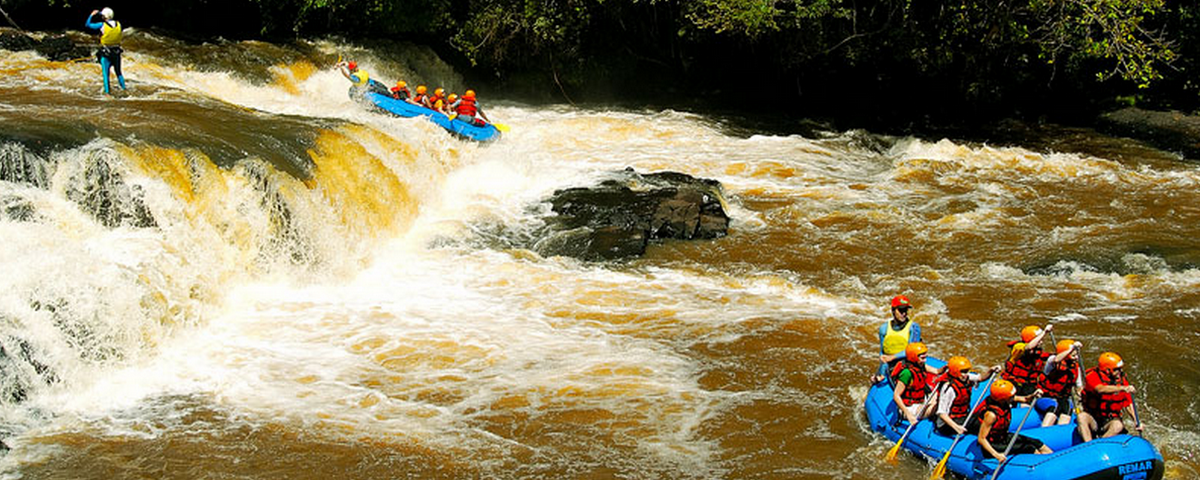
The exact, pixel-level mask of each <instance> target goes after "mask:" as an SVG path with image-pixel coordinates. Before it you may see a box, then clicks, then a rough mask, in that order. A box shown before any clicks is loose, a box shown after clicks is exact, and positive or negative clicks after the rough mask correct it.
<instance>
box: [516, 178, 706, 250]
mask: <svg viewBox="0 0 1200 480" xmlns="http://www.w3.org/2000/svg"><path fill="white" fill-rule="evenodd" d="M547 202H549V203H550V205H551V209H552V210H553V213H554V214H555V215H553V216H549V217H547V218H546V219H545V220H546V223H547V226H548V227H549V228H548V230H547V233H546V235H545V236H544V237H543V238H542V239H541V240H539V241H538V242H537V244H536V245H535V247H534V250H536V251H537V252H538V253H539V254H541V255H543V256H554V255H562V256H569V257H574V258H579V259H583V260H589V261H600V260H616V259H622V258H629V257H635V256H640V255H642V254H644V253H645V252H646V246H647V245H648V244H649V243H650V242H654V241H660V240H666V239H675V240H696V239H713V238H719V237H723V236H725V235H726V233H728V230H729V215H728V214H727V213H726V211H727V210H726V207H725V199H724V194H723V192H722V189H721V184H720V182H717V181H716V180H710V179H704V178H696V177H692V176H690V175H686V174H683V173H678V172H658V173H649V174H641V173H638V172H636V171H634V170H633V169H632V168H627V169H625V170H623V171H618V172H613V173H612V174H611V176H610V177H609V178H607V179H605V180H603V181H601V182H600V184H599V185H595V186H591V187H579V188H568V189H564V190H558V191H556V192H554V195H552V196H551V197H550V198H549V199H548V200H547Z"/></svg>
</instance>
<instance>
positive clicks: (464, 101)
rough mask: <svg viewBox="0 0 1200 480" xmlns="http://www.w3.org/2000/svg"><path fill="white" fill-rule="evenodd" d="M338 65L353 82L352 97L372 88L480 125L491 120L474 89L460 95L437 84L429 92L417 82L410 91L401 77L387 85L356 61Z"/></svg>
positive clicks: (456, 118)
mask: <svg viewBox="0 0 1200 480" xmlns="http://www.w3.org/2000/svg"><path fill="white" fill-rule="evenodd" d="M337 68H338V71H340V72H342V76H344V77H346V79H347V80H350V82H351V83H353V84H354V86H352V87H351V89H350V97H351V98H355V97H358V96H361V95H363V94H366V93H367V92H373V93H378V94H380V95H384V96H388V97H392V98H394V99H396V100H403V101H405V102H408V103H411V104H413V105H419V106H422V107H425V108H428V109H430V110H434V111H438V112H442V113H444V114H446V115H448V116H450V118H451V119H453V120H460V121H463V122H466V123H468V124H471V125H474V126H477V127H482V126H484V125H487V123H486V122H491V120H490V119H488V117H487V115H486V114H484V113H483V109H482V108H480V107H479V104H478V103H477V102H476V99H475V91H474V90H467V91H466V92H463V94H462V97H459V96H458V95H457V94H454V93H451V94H449V95H447V94H446V89H444V88H440V87H439V88H437V89H435V90H434V91H433V94H432V95H430V94H428V91H429V90H428V87H426V86H425V85H418V86H417V93H416V95H413V94H412V92H410V91H409V90H408V82H405V81H404V80H400V81H398V82H396V86H395V87H392V88H391V89H388V88H387V87H386V86H385V85H384V84H383V83H381V82H379V81H377V80H374V79H372V78H371V75H370V74H369V73H367V72H366V71H364V70H363V69H361V68H358V64H357V63H356V62H345V61H343V62H338V64H337Z"/></svg>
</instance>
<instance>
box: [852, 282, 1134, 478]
mask: <svg viewBox="0 0 1200 480" xmlns="http://www.w3.org/2000/svg"><path fill="white" fill-rule="evenodd" d="M911 309H912V305H911V304H910V303H909V301H908V298H907V297H905V296H903V295H898V296H896V297H895V298H893V299H892V310H891V311H892V318H891V320H889V321H887V322H884V324H883V325H881V326H880V327H879V361H880V366H879V371H878V372H877V373H876V375H874V376H872V378H871V383H872V384H873V385H874V384H877V383H879V382H883V381H890V382H891V383H892V384H893V385H894V390H893V392H892V399H893V401H894V402H895V404H896V406H897V408H898V409H899V411H900V415H899V420H907V421H908V422H909V425H914V424H915V423H916V422H917V421H920V420H923V419H926V418H930V417H933V421H934V422H935V425H936V430H937V432H938V433H940V434H942V435H946V436H955V435H958V434H963V433H969V434H974V435H978V436H979V446H980V447H981V448H982V449H983V451H984V452H987V453H988V454H989V455H991V456H992V457H994V458H996V459H997V460H999V461H1000V462H1001V463H1003V462H1004V461H1005V459H1006V457H1005V454H1003V453H1001V450H1003V449H1004V446H1005V445H1008V444H1009V443H1010V441H1012V440H1014V439H1013V437H1012V434H1011V433H1009V431H1008V427H1009V425H1010V423H1011V422H1012V408H1013V406H1014V404H1024V405H1029V406H1031V407H1033V408H1034V409H1035V410H1037V411H1038V412H1039V414H1042V415H1043V419H1042V426H1050V425H1056V424H1057V425H1065V424H1068V423H1070V421H1071V407H1070V405H1071V395H1072V392H1073V391H1074V389H1076V388H1078V389H1079V395H1080V402H1079V403H1080V404H1081V405H1082V410H1079V409H1077V410H1076V411H1077V414H1078V415H1077V419H1076V423H1077V424H1078V427H1077V429H1078V431H1079V437H1080V438H1082V439H1083V441H1085V442H1088V441H1091V440H1092V439H1093V438H1095V437H1096V435H1099V436H1100V437H1101V438H1107V437H1111V436H1114V435H1117V434H1120V433H1122V432H1124V431H1125V424H1124V423H1123V422H1122V420H1121V418H1122V414H1123V413H1126V412H1128V413H1129V415H1130V416H1131V417H1132V418H1133V419H1134V422H1135V424H1136V425H1137V426H1136V430H1138V431H1139V432H1140V431H1142V425H1141V422H1140V421H1138V419H1137V411H1136V410H1135V409H1134V408H1135V407H1134V405H1133V393H1134V392H1135V389H1134V387H1133V386H1132V385H1130V384H1129V381H1128V380H1127V379H1126V378H1125V373H1124V371H1123V369H1122V367H1123V366H1124V362H1122V360H1121V357H1120V356H1119V355H1117V354H1116V353H1112V352H1105V353H1103V354H1101V355H1100V358H1099V362H1098V363H1099V364H1098V365H1097V366H1096V367H1093V368H1090V369H1087V370H1086V372H1085V371H1084V370H1083V365H1082V362H1081V360H1080V353H1079V351H1080V349H1081V348H1083V344H1081V343H1079V342H1077V341H1074V340H1066V339H1064V340H1059V341H1058V342H1057V343H1054V344H1052V345H1051V347H1052V348H1053V349H1054V351H1053V352H1050V351H1047V349H1044V348H1043V345H1048V344H1047V343H1046V341H1047V338H1046V337H1047V336H1050V339H1051V340H1052V339H1053V333H1051V332H1052V331H1053V330H1054V325H1047V326H1046V327H1045V328H1041V327H1038V326H1037V325H1030V326H1027V327H1025V328H1024V329H1022V330H1021V337H1020V340H1014V341H1011V342H1008V346H1009V347H1011V351H1010V354H1009V358H1008V360H1007V361H1006V362H1005V363H1004V367H1003V368H1001V367H999V366H996V367H992V368H990V369H988V370H986V371H985V372H983V373H975V372H971V362H970V361H969V360H967V358H966V357H962V356H954V357H951V358H950V359H949V360H948V361H947V362H946V366H945V367H942V368H940V369H937V368H933V367H931V366H929V365H928V364H926V363H925V359H926V352H927V351H928V350H927V348H926V347H925V344H924V343H921V327H920V325H917V323H916V322H915V321H913V320H911V319H910V318H909V311H910V310H911ZM997 373H999V375H1000V378H999V379H992V381H991V387H990V388H989V395H988V396H987V398H986V399H985V400H984V401H982V402H979V403H978V404H977V407H976V408H974V412H972V408H971V403H970V402H971V390H972V388H973V387H974V386H975V385H978V384H979V382H981V381H985V380H988V379H990V378H991V377H992V376H993V375H995V374H997ZM968 418H969V419H970V421H969V422H968V421H967V419H968ZM1019 453H1038V454H1047V453H1053V452H1052V451H1051V450H1050V448H1049V447H1047V446H1045V445H1043V444H1042V442H1041V441H1039V440H1037V439H1034V438H1030V437H1026V436H1024V435H1017V437H1016V439H1015V441H1013V442H1012V448H1011V452H1010V454H1012V455H1015V454H1019Z"/></svg>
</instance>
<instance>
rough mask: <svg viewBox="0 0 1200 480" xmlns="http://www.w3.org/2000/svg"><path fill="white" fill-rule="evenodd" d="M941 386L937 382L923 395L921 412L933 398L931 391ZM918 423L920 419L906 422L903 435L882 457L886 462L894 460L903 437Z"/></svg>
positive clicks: (906, 436) (893, 461)
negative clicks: (906, 426) (927, 393)
mask: <svg viewBox="0 0 1200 480" xmlns="http://www.w3.org/2000/svg"><path fill="white" fill-rule="evenodd" d="M941 386H942V383H941V382H938V384H937V385H935V386H934V387H933V391H932V392H929V395H927V396H926V397H925V401H924V402H921V410H920V411H922V412H924V411H925V407H927V406H928V405H929V401H930V400H933V393H934V392H936V391H937V390H938V388H941ZM918 423H921V420H920V419H917V421H915V422H912V423H909V424H908V428H907V429H905V430H904V435H901V436H900V441H898V442H896V445H895V446H893V447H892V449H891V450H888V452H887V456H885V457H883V458H884V459H885V460H887V461H888V462H891V463H895V462H896V454H898V453H900V445H902V444H904V439H905V438H908V434H909V432H912V429H913V427H915V426H917V424H918Z"/></svg>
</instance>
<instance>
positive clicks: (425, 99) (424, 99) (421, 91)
mask: <svg viewBox="0 0 1200 480" xmlns="http://www.w3.org/2000/svg"><path fill="white" fill-rule="evenodd" d="M428 91H429V89H428V87H426V86H424V85H417V94H416V95H413V99H412V101H411V102H409V103H412V104H414V105H420V106H422V107H425V108H429V94H428V93H426V92H428Z"/></svg>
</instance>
